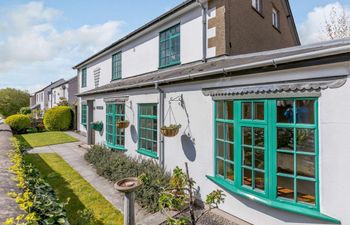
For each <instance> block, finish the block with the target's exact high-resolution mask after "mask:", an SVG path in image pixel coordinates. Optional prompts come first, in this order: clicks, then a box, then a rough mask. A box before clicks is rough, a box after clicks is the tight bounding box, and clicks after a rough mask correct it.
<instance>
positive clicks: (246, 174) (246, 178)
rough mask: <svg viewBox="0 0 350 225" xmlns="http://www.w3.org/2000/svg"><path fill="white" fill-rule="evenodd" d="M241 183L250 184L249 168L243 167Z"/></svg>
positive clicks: (250, 172)
mask: <svg viewBox="0 0 350 225" xmlns="http://www.w3.org/2000/svg"><path fill="white" fill-rule="evenodd" d="M243 184H244V185H246V186H250V187H251V186H252V171H251V170H249V169H243Z"/></svg>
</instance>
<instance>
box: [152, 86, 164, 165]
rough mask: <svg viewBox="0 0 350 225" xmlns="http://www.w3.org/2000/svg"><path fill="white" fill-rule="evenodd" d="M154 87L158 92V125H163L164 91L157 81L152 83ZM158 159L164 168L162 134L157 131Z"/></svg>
mask: <svg viewBox="0 0 350 225" xmlns="http://www.w3.org/2000/svg"><path fill="white" fill-rule="evenodd" d="M154 88H155V89H156V90H158V92H159V113H160V115H159V121H160V122H159V127H163V126H164V99H165V94H164V91H163V90H162V89H161V88H160V87H159V85H158V83H155V84H154ZM159 130H160V129H159ZM158 142H159V161H160V165H161V167H162V168H164V165H165V162H164V136H163V135H161V134H160V133H159V138H158Z"/></svg>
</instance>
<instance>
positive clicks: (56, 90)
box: [48, 76, 78, 108]
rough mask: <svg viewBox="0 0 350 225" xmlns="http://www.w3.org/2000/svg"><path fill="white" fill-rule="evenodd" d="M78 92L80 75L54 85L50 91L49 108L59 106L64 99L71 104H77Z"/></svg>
mask: <svg viewBox="0 0 350 225" xmlns="http://www.w3.org/2000/svg"><path fill="white" fill-rule="evenodd" d="M77 93H78V76H75V77H73V78H71V79H69V80H67V81H65V82H63V83H59V84H57V85H55V86H53V87H52V88H51V91H50V92H49V99H48V100H49V102H48V103H49V108H52V107H55V106H57V105H58V104H59V103H60V102H61V101H63V100H65V101H67V102H68V104H69V105H72V106H74V105H77V103H78V98H77V97H76V94H77Z"/></svg>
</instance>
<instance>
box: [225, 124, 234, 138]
mask: <svg viewBox="0 0 350 225" xmlns="http://www.w3.org/2000/svg"><path fill="white" fill-rule="evenodd" d="M226 141H231V142H233V124H232V123H227V124H226Z"/></svg>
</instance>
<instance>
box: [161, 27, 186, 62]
mask: <svg viewBox="0 0 350 225" xmlns="http://www.w3.org/2000/svg"><path fill="white" fill-rule="evenodd" d="M180 47H181V44H180V24H177V25H175V26H172V27H170V28H168V29H166V30H164V31H162V32H160V33H159V68H164V67H168V66H173V65H178V64H180V63H181V61H180V60H181V59H180V49H181V48H180Z"/></svg>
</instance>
